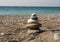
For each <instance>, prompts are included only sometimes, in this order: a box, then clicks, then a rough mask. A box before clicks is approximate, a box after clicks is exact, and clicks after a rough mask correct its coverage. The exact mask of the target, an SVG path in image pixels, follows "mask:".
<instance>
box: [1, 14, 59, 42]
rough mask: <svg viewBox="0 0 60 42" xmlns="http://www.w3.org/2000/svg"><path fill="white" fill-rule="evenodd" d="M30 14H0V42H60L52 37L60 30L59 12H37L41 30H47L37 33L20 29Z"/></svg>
mask: <svg viewBox="0 0 60 42" xmlns="http://www.w3.org/2000/svg"><path fill="white" fill-rule="evenodd" d="M29 17H30V15H27V14H24V15H0V42H14V41H11V40H16V41H15V42H60V40H55V39H54V34H55V33H56V32H60V31H51V30H60V14H37V17H38V19H39V23H41V24H42V26H41V27H40V29H41V30H48V31H45V32H42V33H40V34H38V35H34V36H32V35H30V34H29V33H28V32H27V30H21V29H22V28H24V27H25V25H26V24H27V20H28V19H29Z"/></svg>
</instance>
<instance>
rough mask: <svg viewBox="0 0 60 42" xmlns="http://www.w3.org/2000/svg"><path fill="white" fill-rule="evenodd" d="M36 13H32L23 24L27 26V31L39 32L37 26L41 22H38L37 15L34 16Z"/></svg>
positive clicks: (39, 25)
mask: <svg viewBox="0 0 60 42" xmlns="http://www.w3.org/2000/svg"><path fill="white" fill-rule="evenodd" d="M36 15H37V14H35V13H33V14H32V15H31V17H30V19H28V21H27V24H26V25H25V27H26V28H28V33H36V32H37V33H40V32H41V30H40V28H39V27H41V24H40V23H38V21H39V20H38V17H37V16H36Z"/></svg>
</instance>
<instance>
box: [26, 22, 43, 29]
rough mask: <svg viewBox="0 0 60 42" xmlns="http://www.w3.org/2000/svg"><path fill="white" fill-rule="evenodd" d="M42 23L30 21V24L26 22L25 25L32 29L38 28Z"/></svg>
mask: <svg viewBox="0 0 60 42" xmlns="http://www.w3.org/2000/svg"><path fill="white" fill-rule="evenodd" d="M41 26H42V25H41V24H40V23H31V24H26V25H25V27H26V28H29V29H34V28H39V27H41Z"/></svg>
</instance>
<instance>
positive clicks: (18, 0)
mask: <svg viewBox="0 0 60 42" xmlns="http://www.w3.org/2000/svg"><path fill="white" fill-rule="evenodd" d="M0 6H59V7H60V0H0Z"/></svg>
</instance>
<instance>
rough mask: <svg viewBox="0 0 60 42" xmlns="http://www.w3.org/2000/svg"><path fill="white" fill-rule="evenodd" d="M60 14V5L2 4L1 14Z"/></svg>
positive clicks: (0, 7)
mask: <svg viewBox="0 0 60 42" xmlns="http://www.w3.org/2000/svg"><path fill="white" fill-rule="evenodd" d="M31 13H37V14H60V7H7V6H3V7H2V6H0V15H5V14H31Z"/></svg>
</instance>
